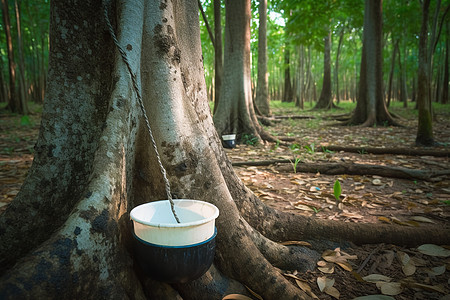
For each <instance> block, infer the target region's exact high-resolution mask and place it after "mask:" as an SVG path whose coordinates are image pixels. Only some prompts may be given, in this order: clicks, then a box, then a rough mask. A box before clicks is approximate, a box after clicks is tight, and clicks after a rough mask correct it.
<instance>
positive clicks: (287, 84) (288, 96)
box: [282, 43, 293, 102]
mask: <svg viewBox="0 0 450 300" xmlns="http://www.w3.org/2000/svg"><path fill="white" fill-rule="evenodd" d="M290 56H291V51H290V50H289V46H288V45H287V43H286V45H285V48H284V89H283V100H282V101H283V102H292V98H293V94H292V83H291V68H290V65H289V59H290Z"/></svg>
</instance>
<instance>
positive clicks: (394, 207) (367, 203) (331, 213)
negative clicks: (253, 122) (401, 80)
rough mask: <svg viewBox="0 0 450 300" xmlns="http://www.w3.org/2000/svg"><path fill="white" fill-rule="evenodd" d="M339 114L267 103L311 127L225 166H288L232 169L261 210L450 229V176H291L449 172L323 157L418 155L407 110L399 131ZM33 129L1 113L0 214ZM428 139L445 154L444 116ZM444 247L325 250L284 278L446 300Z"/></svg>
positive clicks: (424, 163) (413, 161)
mask: <svg viewBox="0 0 450 300" xmlns="http://www.w3.org/2000/svg"><path fill="white" fill-rule="evenodd" d="M410 106H412V104H410ZM345 107H347V108H346V109H344V110H332V111H308V110H298V109H296V108H294V107H293V106H286V105H282V104H281V103H279V102H273V107H272V110H273V113H274V115H302V116H308V117H313V119H293V118H291V119H282V120H280V121H279V122H277V123H274V126H270V127H266V129H267V131H269V132H270V133H272V134H273V135H275V136H279V137H280V139H281V137H286V136H288V137H290V138H291V139H293V140H292V141H289V142H280V143H265V144H260V145H251V144H252V140H251V138H247V144H240V145H237V147H236V148H234V149H226V152H227V154H228V157H229V158H230V159H231V161H232V162H249V161H250V162H251V161H261V160H275V159H283V160H286V159H289V160H290V161H291V162H288V163H278V164H271V165H266V166H246V165H244V166H235V171H236V172H237V174H238V175H239V176H240V178H241V179H242V181H243V182H244V183H245V184H246V185H247V186H248V187H249V188H250V189H252V190H253V192H254V193H255V194H256V195H258V196H259V197H260V198H261V199H262V200H263V201H264V202H265V203H266V204H267V205H270V206H272V207H275V208H277V209H279V210H282V211H287V212H291V213H296V214H302V215H307V216H311V217H315V218H324V219H331V220H339V221H345V222H364V223H380V222H384V223H389V224H390V225H391V226H392V228H393V230H395V227H398V226H413V227H418V228H419V227H424V226H433V227H435V228H436V230H439V229H440V228H443V227H444V228H449V227H450V224H449V222H448V221H449V218H450V176H449V175H443V176H437V177H433V178H431V179H430V180H426V181H425V180H418V179H417V180H415V179H401V178H390V177H381V176H376V175H372V174H366V175H350V174H340V175H326V174H321V173H318V172H314V171H312V172H311V173H300V172H295V165H296V164H297V165H300V164H302V163H324V162H327V163H351V164H369V165H383V166H393V167H403V168H408V169H414V170H425V171H431V170H433V171H446V170H450V158H449V157H448V156H442V157H435V156H430V155H423V156H407V155H392V154H377V155H375V154H369V153H365V151H360V153H350V152H344V151H340V152H332V151H321V150H322V147H327V146H330V145H333V146H346V147H349V146H352V147H376V148H387V147H388V148H402V149H404V148H406V149H411V148H415V147H414V140H415V135H416V128H417V121H416V120H417V115H416V111H414V110H413V109H412V108H406V109H405V108H401V107H394V108H392V109H391V110H392V111H394V112H395V113H396V114H397V115H400V116H401V117H402V119H401V120H400V122H401V123H402V124H403V125H404V127H370V128H363V127H347V126H341V125H339V123H338V122H337V121H336V120H334V119H333V118H332V116H336V115H342V114H345V113H348V112H350V110H351V105H350V104H348V105H346V106H345ZM37 109H39V108H37ZM39 120H40V114H39V113H34V114H31V115H30V116H29V117H28V118H21V117H20V116H15V115H11V114H10V113H7V112H5V111H0V213H2V212H4V211H5V210H6V207H7V206H8V204H9V203H10V202H11V201H13V199H14V197H15V195H16V194H17V193H18V191H19V189H20V186H21V185H22V183H23V181H24V179H25V177H26V174H27V171H28V168H29V167H30V165H31V163H32V159H33V147H34V143H35V141H36V139H37V135H38V130H39ZM433 129H434V135H435V139H436V140H437V141H438V142H440V143H441V145H440V146H438V147H434V148H433V149H434V150H441V151H443V152H447V153H448V152H449V151H450V109H444V110H439V111H437V113H436V114H435V120H434V124H433ZM417 149H420V148H417ZM336 180H339V182H340V185H341V189H342V194H341V196H340V198H339V201H338V202H336V199H335V196H334V189H333V187H334V184H335V182H336ZM442 246H444V247H443V248H438V250H436V249H433V250H429V251H428V252H426V251H425V250H423V249H422V250H418V249H417V248H403V247H401V246H395V245H389V244H377V245H364V246H354V245H352V246H351V247H348V248H346V249H330V252H329V253H325V254H324V259H323V260H322V262H321V263H320V265H318V268H317V269H315V270H313V271H310V272H308V273H307V274H296V273H295V272H289V273H286V276H288V277H289V278H291V279H292V280H293V281H295V279H296V278H295V277H298V278H297V281H298V282H299V284H300V285H302V287H303V288H304V289H306V287H305V285H308V286H309V287H310V288H311V289H312V292H313V293H314V294H315V295H317V297H318V298H319V299H335V298H336V297H337V292H338V293H339V294H340V296H339V298H340V299H354V298H355V297H359V296H365V295H375V294H385V295H392V296H391V297H392V298H391V299H447V300H448V299H450V296H449V293H450V254H449V252H450V250H449V249H450V247H449V246H448V245H447V246H446V245H442ZM429 247H431V246H429ZM430 251H431V252H430ZM436 251H441V252H439V253H437V252H436ZM442 251H443V252H442ZM425 253H427V254H425ZM430 254H431V255H430ZM371 274H379V275H384V276H387V277H388V278H383V279H380V278H378V277H377V278H376V279H375V281H378V283H372V282H367V281H365V280H363V279H362V277H365V276H368V275H371ZM377 276H378V275H377ZM333 280H334V284H333V285H332V287H331V288H330V287H328V288H325V289H323V290H322V291H321V290H320V288H319V283H322V282H323V283H327V284H328V285H331V282H332V281H333ZM366 280H370V279H368V278H366ZM382 281H390V282H389V283H388V282H384V283H383V282H382ZM380 282H381V283H380ZM377 286H378V287H377ZM373 299H384V298H373ZM387 299H389V298H387Z"/></svg>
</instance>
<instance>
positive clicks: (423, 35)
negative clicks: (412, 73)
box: [416, 0, 434, 146]
mask: <svg viewBox="0 0 450 300" xmlns="http://www.w3.org/2000/svg"><path fill="white" fill-rule="evenodd" d="M429 8H430V0H424V1H423V3H422V25H421V28H420V34H419V69H418V71H417V106H418V109H419V124H418V127H417V136H416V144H417V145H420V146H432V145H434V138H433V123H432V115H431V99H430V77H429V76H430V65H431V62H430V61H429V58H430V57H431V55H430V54H428V53H427V50H428V49H427V48H428V15H429Z"/></svg>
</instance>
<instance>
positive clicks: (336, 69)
mask: <svg viewBox="0 0 450 300" xmlns="http://www.w3.org/2000/svg"><path fill="white" fill-rule="evenodd" d="M343 40H344V29H341V32H340V33H339V42H338V47H337V51H336V62H335V66H334V83H335V85H336V102H337V103H338V104H339V103H340V102H341V96H340V92H339V56H340V54H341V46H342V41H343Z"/></svg>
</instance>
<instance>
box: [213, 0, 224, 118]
mask: <svg viewBox="0 0 450 300" xmlns="http://www.w3.org/2000/svg"><path fill="white" fill-rule="evenodd" d="M220 2H221V1H220V0H214V37H215V41H216V44H215V45H216V46H215V47H214V113H215V112H216V110H217V106H218V104H219V101H220V89H221V87H222V77H223V51H222V49H223V44H222V13H221V10H222V8H221V5H220Z"/></svg>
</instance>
